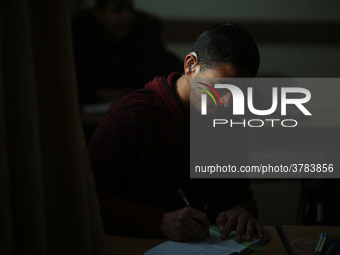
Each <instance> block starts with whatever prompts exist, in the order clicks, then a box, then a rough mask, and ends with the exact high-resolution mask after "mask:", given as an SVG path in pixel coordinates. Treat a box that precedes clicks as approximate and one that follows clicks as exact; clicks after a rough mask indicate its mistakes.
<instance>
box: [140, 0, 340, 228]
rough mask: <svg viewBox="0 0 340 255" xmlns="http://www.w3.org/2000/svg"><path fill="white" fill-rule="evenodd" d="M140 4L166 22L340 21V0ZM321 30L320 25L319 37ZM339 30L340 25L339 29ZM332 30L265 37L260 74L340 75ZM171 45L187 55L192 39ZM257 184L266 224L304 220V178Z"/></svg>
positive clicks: (168, 0) (147, 1) (189, 0)
mask: <svg viewBox="0 0 340 255" xmlns="http://www.w3.org/2000/svg"><path fill="white" fill-rule="evenodd" d="M135 4H136V7H137V9H140V10H144V11H146V12H149V13H152V14H155V15H157V16H158V17H160V18H161V19H163V20H164V21H165V23H166V21H168V20H172V21H174V20H175V21H176V20H180V21H183V20H187V21H209V22H210V21H216V22H221V21H231V22H235V21H237V22H243V21H246V22H253V21H254V22H263V23H264V24H266V23H268V24H270V23H274V24H275V23H278V24H285V23H289V24H295V23H296V24H301V23H303V24H305V25H306V24H307V26H308V24H318V23H325V24H330V23H339V22H340V15H339V12H338V10H340V1H338V0H328V1H318V0H299V1H296V0H285V1H282V0H271V1H269V0H257V1H253V0H228V1H225V0H209V1H205V0H185V1H183V0H157V1H155V0H135ZM326 27H327V25H326ZM339 27H340V26H339ZM165 32H166V29H165ZM302 32H303V31H302ZM320 32H321V31H319V30H318V29H317V28H316V29H315V39H316V41H317V40H318V36H320ZM339 32H340V31H339V29H338V30H335V31H334V33H337V34H339ZM254 36H256V35H254ZM287 36H289V34H287ZM327 36H328V38H327V39H326V40H323V39H321V40H320V41H321V42H320V43H316V42H315V40H314V30H313V27H312V34H311V38H312V40H311V41H310V42H309V41H308V40H305V41H303V40H302V42H288V43H287V42H280V41H274V42H259V43H258V45H259V50H260V54H261V67H260V70H259V76H273V77H278V76H281V77H339V76H340V45H339V44H338V43H333V41H332V34H331V33H330V34H327ZM288 41H289V40H288ZM291 41H294V40H291ZM166 45H167V47H168V48H169V49H170V50H171V51H173V52H174V53H175V54H176V55H177V56H178V57H180V58H181V59H184V57H185V55H186V54H187V53H189V52H190V49H191V47H192V42H185V41H182V40H179V41H178V42H176V41H175V40H172V41H171V42H169V41H167V42H166ZM320 90H322V87H320ZM251 187H252V189H253V191H254V196H255V198H256V199H257V201H258V204H259V211H260V222H261V223H262V224H264V225H278V224H287V225H289V224H300V223H301V211H302V203H303V196H302V192H301V185H300V180H252V181H251Z"/></svg>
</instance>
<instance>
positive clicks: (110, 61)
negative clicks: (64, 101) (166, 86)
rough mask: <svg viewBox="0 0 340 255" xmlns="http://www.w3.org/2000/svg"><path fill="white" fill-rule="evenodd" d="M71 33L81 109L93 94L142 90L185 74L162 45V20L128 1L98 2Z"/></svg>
mask: <svg viewBox="0 0 340 255" xmlns="http://www.w3.org/2000/svg"><path fill="white" fill-rule="evenodd" d="M72 30H73V31H72V32H73V44H74V55H75V64H76V73H77V82H78V93H79V102H80V104H87V103H95V102H97V101H98V98H97V97H96V90H97V89H111V88H112V89H114V88H131V89H135V88H142V87H143V86H144V85H145V83H146V82H148V81H149V80H151V79H152V78H153V77H155V76H157V75H161V76H163V75H165V76H167V75H168V74H169V73H170V72H173V71H182V70H183V64H182V62H181V61H179V59H177V57H175V56H174V55H173V54H171V53H170V52H168V51H167V50H166V49H165V47H164V45H163V43H162V41H161V32H162V24H161V21H160V20H159V19H158V18H156V17H154V16H151V15H148V14H145V13H142V12H140V11H136V10H135V9H134V5H133V1H132V0H97V1H96V4H95V7H94V8H91V9H87V10H82V11H80V12H79V13H77V14H76V15H75V16H74V17H73V19H72ZM160 63H161V64H160Z"/></svg>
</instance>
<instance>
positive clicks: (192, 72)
mask: <svg viewBox="0 0 340 255" xmlns="http://www.w3.org/2000/svg"><path fill="white" fill-rule="evenodd" d="M199 69H200V66H199V64H198V61H197V56H196V54H195V53H194V52H193V53H189V54H188V55H186V56H185V60H184V71H185V74H186V75H187V76H189V77H194V76H196V74H197V73H198V71H199Z"/></svg>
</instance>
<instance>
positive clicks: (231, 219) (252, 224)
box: [216, 208, 263, 242]
mask: <svg viewBox="0 0 340 255" xmlns="http://www.w3.org/2000/svg"><path fill="white" fill-rule="evenodd" d="M216 224H217V226H219V228H220V230H221V229H222V231H221V239H222V240H226V239H227V238H228V236H229V234H230V232H231V231H232V230H233V229H234V228H235V227H236V231H235V241H237V242H241V241H242V236H243V234H245V240H246V241H251V239H252V237H253V235H254V231H255V230H256V231H257V236H258V237H259V238H263V229H262V226H261V225H260V224H259V223H258V222H257V221H256V220H255V219H253V218H252V217H251V215H250V214H249V213H248V212H247V211H246V210H244V209H243V208H234V209H231V210H228V211H225V212H222V213H220V214H219V216H218V218H217V220H216Z"/></svg>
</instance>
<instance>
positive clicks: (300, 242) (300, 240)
mask: <svg viewBox="0 0 340 255" xmlns="http://www.w3.org/2000/svg"><path fill="white" fill-rule="evenodd" d="M282 229H283V231H284V233H285V235H286V237H287V239H288V241H289V242H290V245H291V247H292V250H293V252H294V253H295V254H298V255H299V254H303V255H308V254H315V247H316V245H317V243H318V240H319V234H320V233H321V232H327V234H328V236H329V237H330V238H331V239H335V238H340V227H330V226H282Z"/></svg>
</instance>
